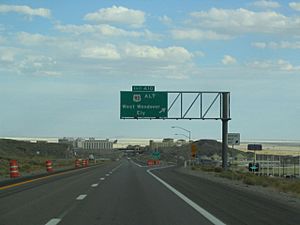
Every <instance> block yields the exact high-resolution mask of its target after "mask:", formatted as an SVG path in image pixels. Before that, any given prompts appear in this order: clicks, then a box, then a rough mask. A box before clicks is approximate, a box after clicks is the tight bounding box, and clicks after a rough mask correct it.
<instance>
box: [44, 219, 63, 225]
mask: <svg viewBox="0 0 300 225" xmlns="http://www.w3.org/2000/svg"><path fill="white" fill-rule="evenodd" d="M60 221H61V219H58V218H53V219H51V220H49V221H48V223H46V224H45V225H56V224H58V223H59V222H60Z"/></svg>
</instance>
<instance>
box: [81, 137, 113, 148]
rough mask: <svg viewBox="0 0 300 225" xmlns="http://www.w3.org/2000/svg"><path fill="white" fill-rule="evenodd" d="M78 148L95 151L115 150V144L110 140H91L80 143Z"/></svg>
mask: <svg viewBox="0 0 300 225" xmlns="http://www.w3.org/2000/svg"><path fill="white" fill-rule="evenodd" d="M78 148H82V149H86V150H91V149H93V150H95V149H113V142H111V141H109V140H108V139H105V140H97V139H95V138H89V139H88V140H80V141H78Z"/></svg>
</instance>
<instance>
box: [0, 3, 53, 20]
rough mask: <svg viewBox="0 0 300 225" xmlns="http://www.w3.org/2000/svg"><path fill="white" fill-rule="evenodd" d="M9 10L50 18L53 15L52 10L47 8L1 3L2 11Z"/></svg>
mask: <svg viewBox="0 0 300 225" xmlns="http://www.w3.org/2000/svg"><path fill="white" fill-rule="evenodd" d="M9 12H15V13H20V14H25V15H27V16H40V17H46V18H49V17H50V16H51V11H50V10H49V9H45V8H36V9H33V8H31V7H29V6H26V5H0V13H9Z"/></svg>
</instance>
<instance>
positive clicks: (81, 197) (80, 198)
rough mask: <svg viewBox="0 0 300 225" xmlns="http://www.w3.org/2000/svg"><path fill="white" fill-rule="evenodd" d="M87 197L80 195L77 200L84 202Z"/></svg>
mask: <svg viewBox="0 0 300 225" xmlns="http://www.w3.org/2000/svg"><path fill="white" fill-rule="evenodd" d="M86 196H87V195H79V196H78V197H77V198H76V200H83V199H84V198H85V197H86Z"/></svg>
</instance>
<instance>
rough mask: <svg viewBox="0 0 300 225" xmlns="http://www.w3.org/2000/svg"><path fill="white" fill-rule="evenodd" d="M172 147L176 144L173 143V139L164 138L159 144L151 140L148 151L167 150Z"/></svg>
mask: <svg viewBox="0 0 300 225" xmlns="http://www.w3.org/2000/svg"><path fill="white" fill-rule="evenodd" d="M174 146H176V143H175V142H174V139H173V138H164V139H163V140H162V141H161V142H159V141H153V140H150V142H149V147H150V149H157V148H168V147H174Z"/></svg>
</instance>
